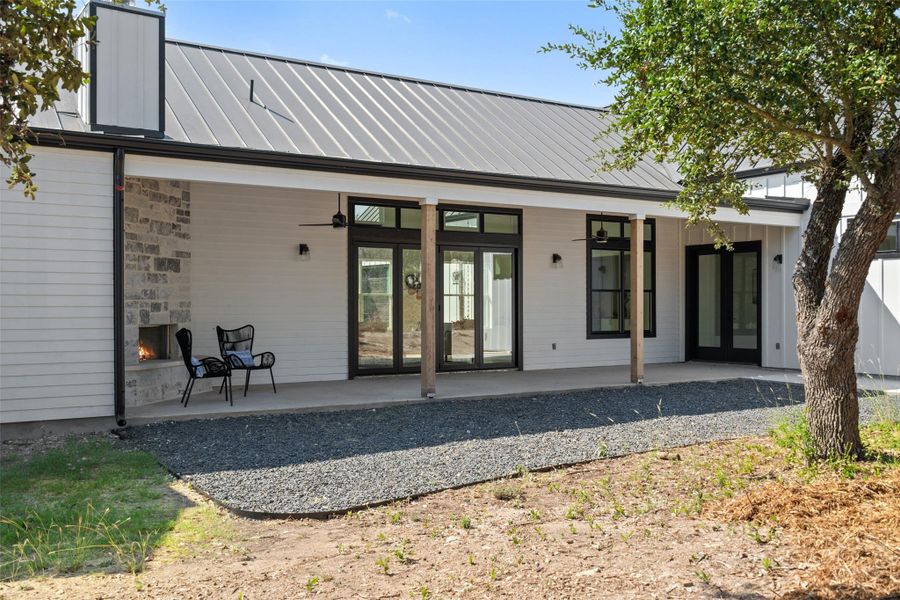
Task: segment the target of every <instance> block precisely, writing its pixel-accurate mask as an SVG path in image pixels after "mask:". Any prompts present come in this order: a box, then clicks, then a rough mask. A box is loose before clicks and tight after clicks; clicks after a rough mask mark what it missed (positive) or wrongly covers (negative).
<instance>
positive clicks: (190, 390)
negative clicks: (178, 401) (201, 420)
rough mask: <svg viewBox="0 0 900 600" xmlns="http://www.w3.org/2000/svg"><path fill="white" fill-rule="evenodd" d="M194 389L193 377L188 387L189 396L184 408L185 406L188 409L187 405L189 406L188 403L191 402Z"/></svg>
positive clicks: (186, 397) (185, 400) (186, 398)
mask: <svg viewBox="0 0 900 600" xmlns="http://www.w3.org/2000/svg"><path fill="white" fill-rule="evenodd" d="M193 389H194V378H193V377H191V382H190V383H189V384H188V387H187V389H186V390H185V392H187V396H185V398H184V406H185V408H187V404H188V402H189V401H190V399H191V392H192V391H193Z"/></svg>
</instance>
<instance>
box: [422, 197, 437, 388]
mask: <svg viewBox="0 0 900 600" xmlns="http://www.w3.org/2000/svg"><path fill="white" fill-rule="evenodd" d="M421 207H422V397H423V398H429V397H433V396H434V395H435V392H436V382H435V370H436V369H435V363H436V361H437V349H436V344H435V339H434V338H435V335H436V332H437V323H436V322H435V320H436V318H437V317H436V314H437V311H436V306H437V297H436V296H437V295H436V291H437V288H436V277H437V239H436V234H435V230H436V223H437V198H425V199H424V200H422V202H421Z"/></svg>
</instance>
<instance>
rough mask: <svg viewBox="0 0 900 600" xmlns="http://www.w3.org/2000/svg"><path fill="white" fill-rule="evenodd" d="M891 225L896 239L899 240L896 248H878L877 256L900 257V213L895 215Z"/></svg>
mask: <svg viewBox="0 0 900 600" xmlns="http://www.w3.org/2000/svg"><path fill="white" fill-rule="evenodd" d="M891 227H893V228H894V239H895V240H897V241H896V243H895V246H894V248H893V249H891V250H878V251H877V252H876V253H875V258H900V215H894V220H893V221H891ZM885 239H887V236H885ZM880 245H881V244H879V246H880Z"/></svg>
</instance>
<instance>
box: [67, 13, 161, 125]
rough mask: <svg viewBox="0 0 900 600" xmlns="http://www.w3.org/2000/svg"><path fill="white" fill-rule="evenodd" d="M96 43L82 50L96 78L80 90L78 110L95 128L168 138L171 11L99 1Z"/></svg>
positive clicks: (80, 54)
mask: <svg viewBox="0 0 900 600" xmlns="http://www.w3.org/2000/svg"><path fill="white" fill-rule="evenodd" d="M85 10H87V11H88V14H90V15H91V16H96V17H97V24H96V26H95V27H94V31H93V32H92V40H93V43H88V42H87V41H85V42H83V43H81V44H80V45H79V46H78V48H77V49H76V50H77V55H78V57H79V58H80V59H81V63H82V65H83V67H84V70H85V71H87V72H88V73H90V75H91V80H90V83H88V84H87V85H85V86H82V87H81V88H80V89H79V92H78V112H79V113H80V114H81V115H82V118H83V119H84V121H85V122H86V123H87V124H88V125H89V126H90V128H91V131H104V132H107V133H117V134H125V135H143V136H146V137H163V135H164V132H165V129H166V126H165V98H166V84H165V79H166V77H165V44H166V42H165V40H166V35H165V16H164V15H163V14H162V13H160V12H157V11H154V10H148V9H145V8H137V7H134V6H129V5H126V4H113V3H111V2H103V1H100V0H93V1H92V2H90V3H88V4H87V6H86V7H85Z"/></svg>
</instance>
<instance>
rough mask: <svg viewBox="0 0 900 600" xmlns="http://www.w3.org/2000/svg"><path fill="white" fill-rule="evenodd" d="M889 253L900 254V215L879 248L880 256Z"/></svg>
mask: <svg viewBox="0 0 900 600" xmlns="http://www.w3.org/2000/svg"><path fill="white" fill-rule="evenodd" d="M888 252H890V253H893V254H898V253H900V215H897V218H896V219H894V222H893V223H891V226H890V227H889V228H888V230H887V235H886V236H885V238H884V241H883V242H881V245H880V246H878V253H879V254H883V253H888Z"/></svg>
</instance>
